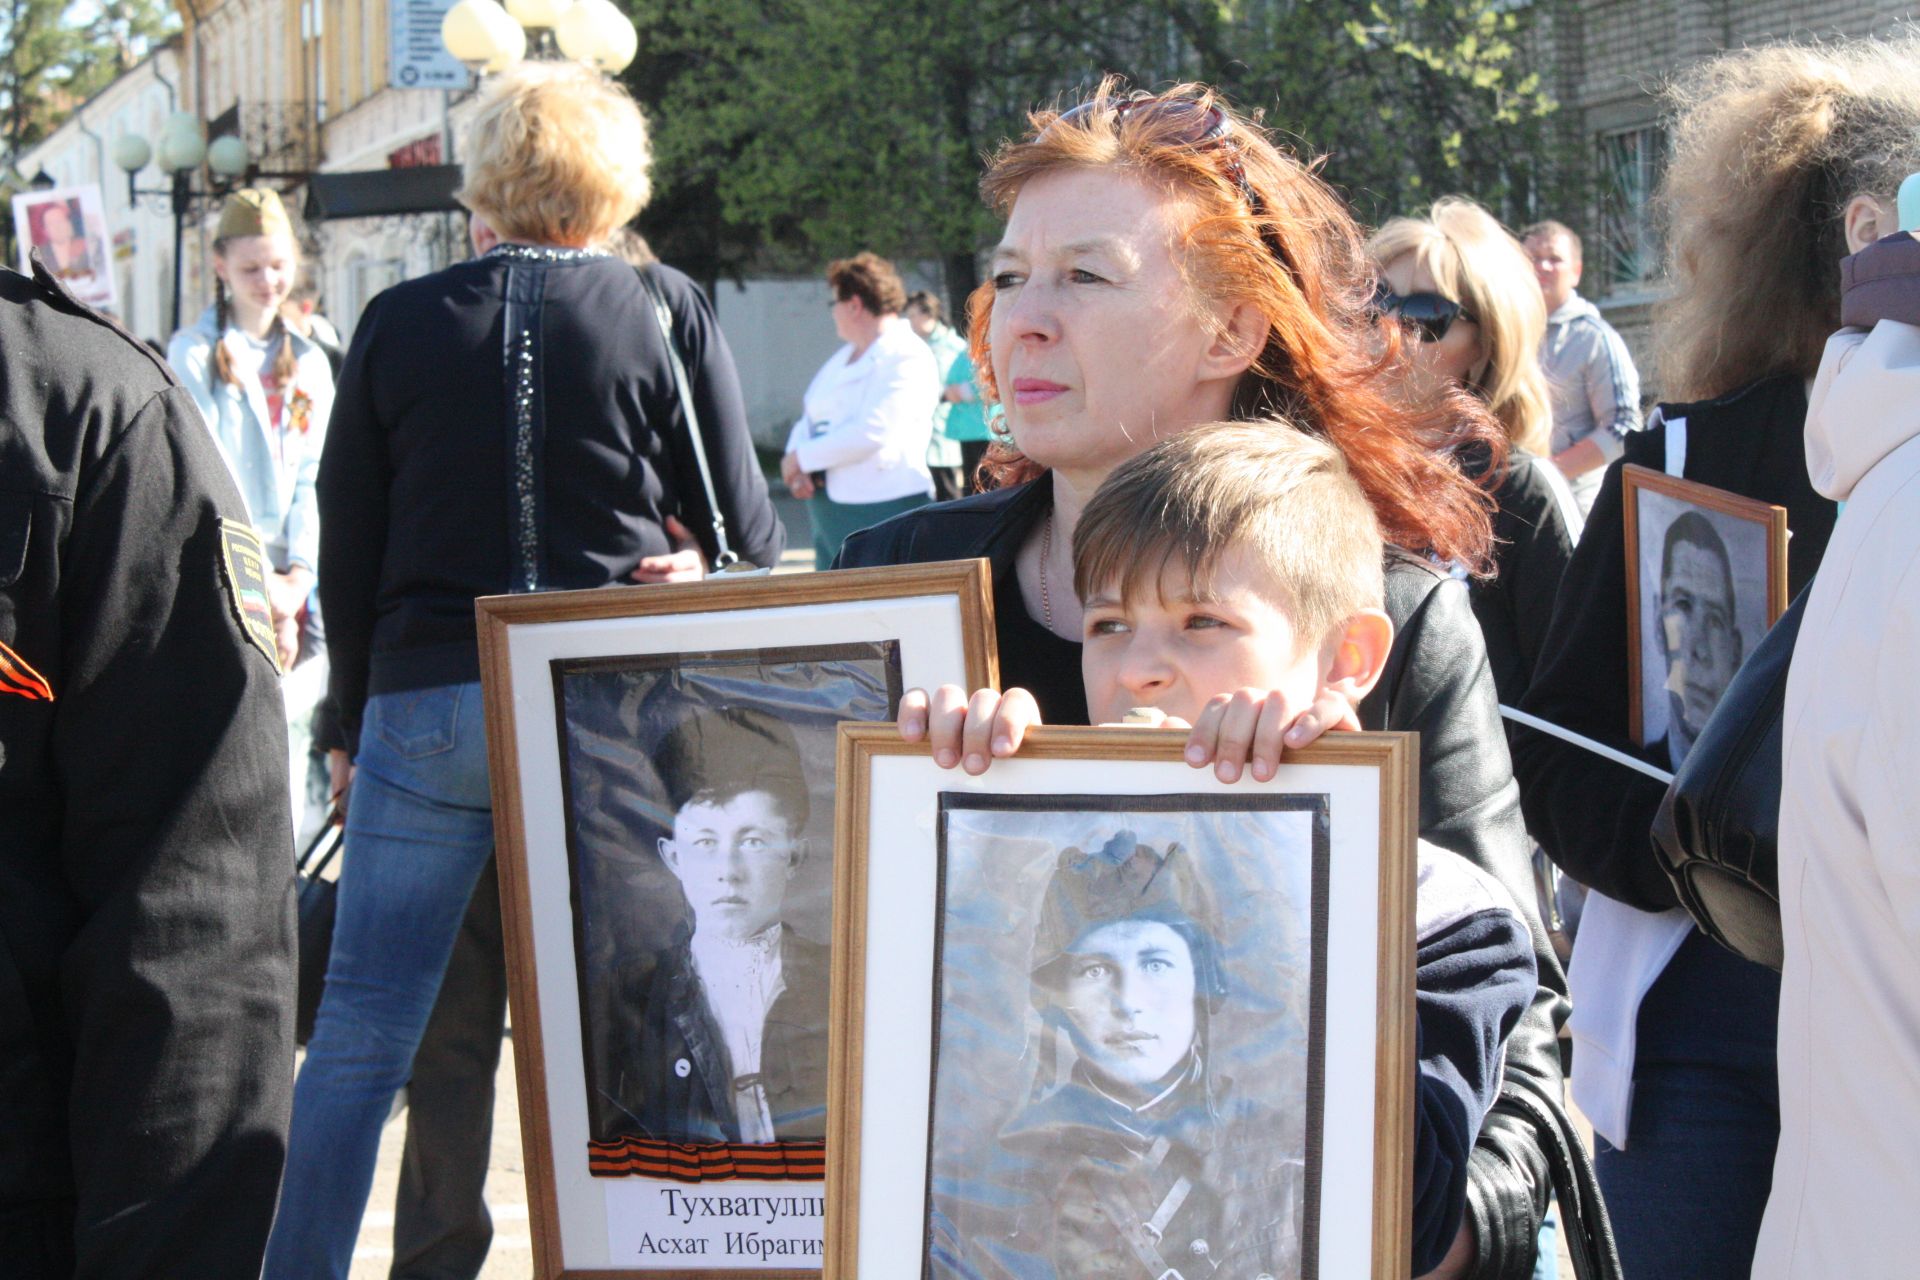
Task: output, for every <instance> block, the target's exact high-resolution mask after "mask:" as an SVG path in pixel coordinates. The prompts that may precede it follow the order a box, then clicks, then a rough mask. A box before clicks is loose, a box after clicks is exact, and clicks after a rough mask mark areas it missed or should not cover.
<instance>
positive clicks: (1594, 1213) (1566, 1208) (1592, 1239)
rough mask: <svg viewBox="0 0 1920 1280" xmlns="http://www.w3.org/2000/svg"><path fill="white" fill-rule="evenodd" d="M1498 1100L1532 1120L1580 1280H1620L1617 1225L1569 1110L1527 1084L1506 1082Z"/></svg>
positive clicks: (1523, 1082)
mask: <svg viewBox="0 0 1920 1280" xmlns="http://www.w3.org/2000/svg"><path fill="white" fill-rule="evenodd" d="M1500 1100H1501V1101H1502V1102H1504V1103H1506V1104H1507V1107H1508V1109H1509V1114H1512V1113H1513V1112H1518V1113H1519V1114H1520V1115H1523V1116H1525V1117H1527V1119H1528V1120H1530V1121H1532V1123H1533V1127H1534V1130H1535V1132H1537V1133H1538V1134H1539V1136H1540V1148H1541V1150H1542V1151H1543V1152H1544V1153H1545V1154H1546V1157H1547V1166H1548V1171H1549V1176H1550V1177H1551V1178H1552V1180H1553V1195H1554V1199H1555V1200H1556V1201H1558V1202H1559V1205H1560V1232H1561V1235H1562V1236H1563V1237H1565V1239H1566V1242H1567V1256H1568V1257H1570V1258H1571V1259H1572V1260H1573V1274H1574V1276H1575V1277H1576V1278H1577V1280H1621V1275H1622V1273H1621V1270H1620V1253H1619V1250H1618V1249H1617V1248H1616V1247H1615V1246H1614V1243H1613V1224H1612V1223H1611V1222H1610V1221H1609V1220H1608V1218H1607V1204H1606V1201H1605V1200H1603V1199H1602V1198H1601V1196H1600V1181H1599V1179H1598V1178H1596V1177H1595V1176H1594V1172H1593V1161H1592V1160H1591V1159H1590V1158H1589V1157H1588V1156H1587V1151H1586V1148H1585V1147H1583V1146H1581V1145H1580V1135H1579V1134H1578V1133H1576V1132H1574V1128H1573V1123H1572V1121H1571V1120H1569V1119H1568V1118H1567V1113H1566V1109H1565V1108H1564V1107H1562V1106H1561V1105H1560V1104H1559V1103H1557V1102H1553V1101H1550V1100H1548V1099H1547V1098H1545V1097H1544V1096H1542V1095H1541V1093H1540V1092H1539V1091H1538V1090H1537V1089H1536V1088H1534V1087H1533V1086H1532V1085H1530V1084H1529V1083H1527V1082H1525V1081H1521V1080H1516V1079H1513V1078H1511V1077H1509V1078H1508V1080H1507V1081H1506V1083H1505V1084H1503V1085H1502V1086H1501V1088H1500Z"/></svg>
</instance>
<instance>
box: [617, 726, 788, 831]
mask: <svg viewBox="0 0 1920 1280" xmlns="http://www.w3.org/2000/svg"><path fill="white" fill-rule="evenodd" d="M654 763H655V766H656V767H657V768H658V769H659V772H660V779H661V782H662V783H664V784H665V786H666V789H667V803H668V804H670V805H671V806H672V807H673V811H674V812H675V813H678V812H679V811H680V810H681V809H683V808H685V807H686V806H687V805H688V804H689V803H691V802H693V801H696V800H698V801H704V802H708V803H716V804H724V803H725V802H726V801H728V800H731V799H733V798H734V797H735V796H737V795H740V794H742V793H744V792H748V791H764V792H766V793H767V794H768V795H771V796H772V797H773V798H774V802H775V803H776V804H778V805H779V806H780V810H781V812H783V813H785V814H786V815H787V817H788V819H789V820H790V821H791V822H792V824H793V830H794V832H795V833H796V834H797V833H798V832H799V831H800V830H801V828H803V827H805V826H806V825H807V813H808V800H807V778H806V773H805V771H804V770H803V769H802V768H801V765H800V744H799V741H798V740H797V739H796V738H795V737H794V734H793V729H792V727H791V726H789V725H788V724H787V723H786V721H784V720H782V719H780V717H778V716H776V715H774V714H773V713H772V712H770V711H763V710H761V709H759V708H758V707H742V706H721V707H695V708H692V709H690V710H689V711H688V712H687V713H686V715H684V716H683V717H682V718H681V720H680V722H679V723H678V724H676V725H674V727H673V728H672V730H671V731H669V732H668V734H667V736H666V738H665V739H664V740H663V741H662V742H661V743H660V750H659V754H658V755H657V756H656V757H655V760H654Z"/></svg>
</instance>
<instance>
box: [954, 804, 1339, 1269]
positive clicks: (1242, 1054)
mask: <svg viewBox="0 0 1920 1280" xmlns="http://www.w3.org/2000/svg"><path fill="white" fill-rule="evenodd" d="M996 816H1007V817H1012V816H1015V815H996ZM1017 816H1018V817H1019V818H1021V819H1024V822H1023V823H1018V824H1016V825H1017V826H1024V827H1025V828H1026V830H1027V832H1028V833H1029V834H1028V835H1027V836H1025V837H1022V838H1020V839H1019V840H1018V842H1017V843H1016V844H1013V845H1010V846H1008V847H1009V849H1010V850H1021V849H1024V850H1026V851H1027V852H1025V853H1024V854H1021V853H1015V854H1014V856H1016V857H1019V858H1020V859H1021V860H1022V861H1023V862H1024V863H1025V864H1026V866H1027V867H1028V868H1030V869H1031V870H1032V871H1038V872H1041V873H1043V874H1044V876H1045V880H1044V888H1043V889H1042V890H1041V892H1040V894H1039V896H1038V907H1037V910H1035V909H1034V908H1031V907H1030V908H1029V909H1028V912H1027V919H1028V921H1029V922H1030V928H1031V932H1030V935H1028V941H1027V945H1026V947H1025V949H1024V955H1023V957H1022V958H1023V960H1024V963H1023V964H1021V966H1020V968H1021V970H1022V974H1021V976H1023V977H1024V978H1025V983H1024V986H1025V993H1024V994H1025V997H1026V999H1025V1004H1026V1006H1027V1008H1026V1009H1025V1010H1023V1011H1020V1024H1021V1027H1022V1028H1023V1030H1022V1038H1023V1040H1024V1042H1025V1043H1024V1048H1023V1051H1022V1055H1021V1059H1020V1062H1021V1064H1022V1066H1024V1074H1023V1075H1021V1076H1020V1077H1018V1078H1019V1080H1020V1083H1021V1087H1022V1094H1021V1096H1019V1097H1016V1098H1014V1099H1013V1100H1012V1104H1011V1106H1010V1108H1009V1109H1008V1110H1007V1111H1006V1113H1005V1114H1004V1115H1003V1116H1002V1117H1001V1118H1000V1119H999V1121H998V1123H997V1124H995V1125H994V1126H993V1127H992V1128H991V1130H990V1131H989V1132H986V1133H984V1134H981V1135H977V1136H975V1137H974V1138H972V1139H971V1140H968V1139H966V1138H965V1137H964V1136H963V1134H964V1131H965V1130H966V1129H967V1128H969V1127H971V1126H970V1117H971V1116H972V1115H973V1114H974V1113H975V1112H976V1111H977V1110H978V1108H976V1107H974V1106H972V1105H970V1104H971V1099H970V1098H969V1097H968V1096H967V1095H968V1094H969V1093H971V1092H972V1091H973V1090H975V1089H977V1088H978V1087H979V1086H978V1084H977V1082H975V1081H972V1080H964V1081H963V1080H959V1079H955V1078H954V1077H955V1076H964V1074H965V1067H964V1066H963V1065H962V1064H961V1062H960V1061H959V1059H960V1056H961V1053H962V1052H963V1050H962V1049H961V1048H960V1046H959V1044H958V1043H955V1044H954V1045H952V1046H948V1045H944V1044H943V1046H942V1048H943V1050H950V1051H945V1052H943V1053H942V1054H941V1060H940V1070H941V1071H943V1072H946V1073H947V1076H948V1078H947V1079H945V1080H942V1079H941V1078H940V1076H939V1075H936V1104H935V1121H934V1125H935V1148H936V1156H935V1169H934V1179H933V1186H934V1206H933V1222H932V1230H931V1232H930V1238H929V1263H930V1266H931V1270H932V1273H933V1274H934V1275H936V1276H964V1277H1020V1278H1021V1280H1030V1278H1031V1280H1092V1278H1093V1277H1102V1278H1103V1280H1132V1278H1133V1277H1147V1278H1148V1280H1161V1278H1162V1277H1164V1276H1166V1275H1168V1274H1174V1275H1179V1276H1182V1277H1186V1278H1188V1280H1195V1278H1197V1277H1204V1276H1235V1277H1247V1278H1248V1280H1252V1278H1253V1277H1257V1276H1262V1275H1269V1276H1276V1277H1277V1276H1290V1275H1294V1274H1296V1273H1297V1269H1298V1266H1299V1259H1300V1251H1301V1233H1302V1229H1303V1225H1304V1220H1303V1214H1304V1210H1305V1191H1306V1177H1305V1170H1306V1163H1305V1142H1306V1133H1307V1129H1308V1123H1309V1111H1310V1110H1311V1107H1310V1105H1309V1102H1310V1100H1309V1096H1308V1094H1309V1089H1308V1069H1307V1068H1308V1061H1307V1059H1308V1053H1307V1040H1308V1037H1307V1036H1306V1034H1305V1031H1306V1027H1305V1022H1306V1008H1307V1003H1308V1000H1307V994H1306V993H1307V984H1308V979H1309V973H1308V970H1309V967H1310V965H1309V962H1308V954H1309V947H1308V941H1307V935H1308V932H1309V929H1310V925H1309V921H1308V918H1307V903H1308V900H1309V892H1310V891H1309V890H1308V889H1307V888H1306V885H1305V883H1304V875H1303V876H1302V878H1301V882H1300V883H1298V884H1296V885H1294V886H1292V889H1291V891H1288V890H1287V889H1285V888H1282V887H1280V886H1275V885H1266V886H1258V885H1257V882H1256V886H1255V887H1254V888H1253V889H1252V891H1251V892H1250V891H1249V885H1248V882H1247V880H1246V879H1245V877H1246V875H1247V874H1248V870H1247V869H1245V868H1242V869H1241V870H1240V872H1238V873H1237V878H1232V882H1231V883H1228V884H1219V883H1216V881H1215V876H1214V874H1213V873H1214V871H1215V870H1216V869H1217V868H1218V867H1219V866H1220V865H1221V864H1223V863H1224V862H1225V860H1226V859H1227V858H1228V856H1229V855H1228V853H1227V850H1226V848H1224V847H1221V846H1219V845H1217V844H1215V841H1213V840H1210V839H1209V838H1208V836H1209V835H1210V834H1211V833H1213V832H1215V831H1218V830H1220V829H1222V827H1223V825H1224V828H1225V829H1231V828H1233V827H1234V826H1236V825H1238V826H1240V827H1243V828H1245V829H1247V830H1248V831H1249V832H1257V831H1260V830H1261V829H1262V828H1263V827H1265V829H1267V830H1271V829H1272V825H1273V824H1274V823H1276V822H1277V823H1279V824H1281V825H1282V826H1285V825H1288V824H1290V825H1293V826H1295V827H1297V828H1299V829H1300V830H1301V831H1302V832H1304V831H1305V830H1306V829H1307V828H1308V826H1309V822H1308V818H1307V815H1305V814H1301V813H1290V814H1279V815H1251V814H1248V815H1222V816H1221V820H1220V823H1217V824H1214V825H1212V826H1209V825H1204V824H1203V825H1200V826H1199V827H1197V828H1196V826H1195V824H1193V823H1192V822H1189V821H1186V820H1185V818H1186V815H1174V814H1167V815H1156V814H1151V813H1148V814H1133V813H1129V814H1125V815H1121V816H1119V817H1116V818H1113V819H1109V820H1107V821H1106V822H1105V823H1104V832H1103V833H1102V834H1103V838H1098V839H1097V840H1096V839H1083V840H1081V841H1076V842H1074V843H1071V844H1055V845H1054V846H1053V852H1051V854H1050V856H1049V855H1048V854H1046V853H1044V852H1037V850H1038V846H1039V845H1040V844H1041V843H1043V842H1041V841H1039V840H1036V839H1035V838H1033V837H1034V834H1036V833H1038V832H1042V831H1045V830H1046V829H1047V826H1048V825H1049V823H1048V821H1047V819H1048V818H1050V817H1052V815H1045V816H1036V815H1032V814H1019V815H1017ZM1075 816H1076V817H1078V816H1079V815H1075ZM1236 818H1237V819H1238V821H1237V822H1236V821H1235V819H1236ZM1076 825H1078V826H1080V827H1082V828H1085V827H1086V826H1087V825H1088V824H1087V823H1085V822H1084V821H1080V822H1078V823H1077V824H1076ZM948 843H949V849H950V850H951V849H952V847H953V845H954V844H955V843H957V842H956V841H955V840H954V839H953V837H952V833H951V832H950V833H949V842H948ZM1201 845H1214V847H1213V848H1210V849H1208V848H1201V847H1198V846H1201ZM1306 865H1307V864H1306V862H1305V860H1304V859H1302V861H1301V866H1300V870H1301V871H1302V872H1303V873H1304V869H1305V866H1306ZM1025 882H1026V883H1031V882H1032V881H1031V879H1028V880H1026V881H1025ZM1223 890H1225V891H1227V892H1229V893H1231V894H1232V895H1233V904H1232V909H1231V910H1223V907H1226V906H1227V905H1228V904H1227V903H1226V902H1224V901H1223V893H1222V891H1223ZM1276 909H1277V910H1278V911H1279V912H1280V913H1281V914H1282V916H1284V917H1285V918H1272V917H1271V915H1269V921H1268V923H1269V924H1270V926H1271V936H1269V937H1266V938H1258V939H1256V938H1254V937H1252V936H1250V935H1249V933H1248V925H1249V924H1250V923H1251V922H1252V921H1253V920H1254V919H1256V918H1258V916H1259V915H1260V914H1261V913H1262V912H1267V913H1272V912H1274V911H1275V910H1276ZM962 910H966V908H962ZM946 919H947V922H948V925H949V927H950V928H951V927H952V925H953V923H954V919H955V914H954V913H953V912H952V911H949V913H948V914H947V916H946ZM961 932H962V936H963V937H964V934H965V930H964V928H963V929H962V931H961ZM1008 950H1009V951H1010V950H1011V948H1009V949H1008ZM1256 956H1259V957H1263V958H1264V961H1265V963H1264V964H1262V965H1261V969H1262V970H1263V972H1262V973H1260V974H1259V975H1258V976H1260V977H1264V978H1265V979H1266V980H1267V981H1268V982H1270V983H1278V984H1279V985H1280V987H1284V988H1288V989H1286V990H1280V989H1277V988H1273V987H1269V989H1267V990H1265V991H1260V990H1256V988H1255V985H1254V981H1253V979H1254V978H1255V977H1256V975H1255V974H1244V975H1236V974H1235V973H1233V972H1231V971H1230V969H1231V967H1232V966H1233V965H1235V963H1236V962H1238V961H1244V960H1249V959H1253V958H1254V957H1256ZM1008 958H1009V959H1011V958H1012V957H1011V956H1010V955H1009V957H1008ZM944 959H945V960H946V961H947V962H948V963H949V964H954V963H967V964H974V963H977V961H976V960H975V957H974V955H973V953H971V952H969V953H967V954H965V955H962V954H960V953H959V952H958V951H957V950H950V951H949V952H948V954H947V955H946V956H945V957H944ZM947 981H948V982H949V983H953V982H955V981H960V980H957V979H956V978H955V977H954V976H953V975H952V974H951V973H950V972H949V975H948V978H947ZM948 990H949V992H950V993H951V992H952V990H953V988H952V987H951V986H949V988H948ZM957 1003H958V1002H956V1001H953V1000H951V999H950V1000H948V1001H947V1002H946V1005H947V1008H946V1009H945V1010H943V1027H944V1026H945V1024H946V1022H947V1020H948V1016H949V1015H957V1014H959V1013H960V1009H958V1008H957V1007H955V1006H956V1004H957ZM1236 1005H1238V1007H1237V1008H1236ZM1009 1030H1011V1028H1009ZM947 1038H948V1037H947V1036H945V1035H943V1037H942V1039H943V1041H944V1040H946V1039H947ZM950 1067H951V1068H952V1070H949V1068H950ZM949 1118H951V1121H952V1123H951V1124H949ZM949 1133H951V1135H952V1136H951V1138H947V1135H948V1134H949ZM943 1139H946V1140H948V1141H957V1142H959V1143H961V1145H962V1148H963V1153H962V1154H959V1155H958V1156H957V1158H955V1159H952V1160H949V1161H943V1159H942V1156H941V1154H940V1150H941V1142H942V1140H943Z"/></svg>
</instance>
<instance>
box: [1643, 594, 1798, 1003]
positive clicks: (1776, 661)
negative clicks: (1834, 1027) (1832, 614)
mask: <svg viewBox="0 0 1920 1280" xmlns="http://www.w3.org/2000/svg"><path fill="white" fill-rule="evenodd" d="M1812 589H1813V587H1812V584H1811V583H1809V584H1808V585H1807V587H1806V588H1805V589H1803V590H1802V591H1801V592H1800V594H1799V595H1797V596H1795V597H1794V600H1793V603H1792V604H1790V605H1788V606H1787V611H1786V612H1785V613H1783V614H1781V615H1780V620H1779V621H1778V622H1776V623H1774V624H1773V628H1772V629H1771V630H1770V631H1768V632H1767V634H1766V635H1765V636H1764V637H1763V638H1762V639H1761V641H1760V644H1759V646H1758V647H1757V648H1755V649H1754V651H1753V654H1752V656H1750V657H1749V658H1748V659H1747V660H1746V661H1745V662H1744V663H1742V664H1741V666H1740V670H1739V671H1737V672H1735V673H1734V677H1733V681H1732V683H1730V684H1729V685H1727V691H1726V692H1725V693H1724V694H1722V695H1721V696H1720V703H1719V705H1718V706H1716V707H1714V709H1713V714H1712V715H1711V716H1709V717H1708V718H1707V723H1706V727H1705V728H1703V729H1702V730H1701V731H1700V736H1699V737H1698V738H1696V739H1695V740H1694V743H1693V746H1692V748H1691V749H1690V750H1689V751H1688V752H1687V757H1686V759H1685V760H1683V761H1681V763H1680V768H1679V769H1678V770H1677V771H1676V772H1675V773H1674V777H1673V785H1672V786H1670V787H1668V788H1667V795H1666V799H1664V800H1662V801H1661V802H1660V811H1659V814H1658V815H1657V816H1656V817H1655V818H1654V823H1653V847H1654V851H1655V853H1656V855H1657V856H1658V858H1659V860H1660V865H1661V867H1662V868H1663V869H1664V870H1665V871H1666V873H1667V878H1668V879H1670V880H1672V881H1673V887H1674V891H1675V892H1676V893H1678V894H1679V895H1680V905H1681V906H1683V907H1685V908H1686V909H1687V914H1688V915H1690V916H1692V917H1693V919H1694V923H1696V924H1698V925H1699V926H1700V931H1701V932H1702V933H1704V934H1706V935H1707V936H1708V937H1709V938H1712V939H1713V940H1714V941H1715V942H1718V943H1720V944H1721V945H1722V946H1724V947H1726V948H1728V949H1729V950H1731V951H1733V952H1734V953H1735V954H1737V955H1740V956H1744V957H1745V958H1746V959H1748V960H1752V961H1754V962H1755V963H1756V964H1763V965H1766V966H1767V967H1768V968H1769V969H1773V970H1776V971H1777V970H1778V969H1779V968H1780V962H1781V959H1782V952H1781V942H1780V862H1779V840H1780V752H1781V743H1782V739H1781V733H1780V716H1781V712H1782V709H1783V708H1784V706H1785V704H1786V699H1787V668H1788V666H1789V665H1791V664H1792V662H1793V645H1794V641H1796V640H1797V639H1799V637H1800V615H1801V614H1802V613H1803V612H1805V608H1806V603H1807V593H1808V592H1809V591H1811V590H1812Z"/></svg>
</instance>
